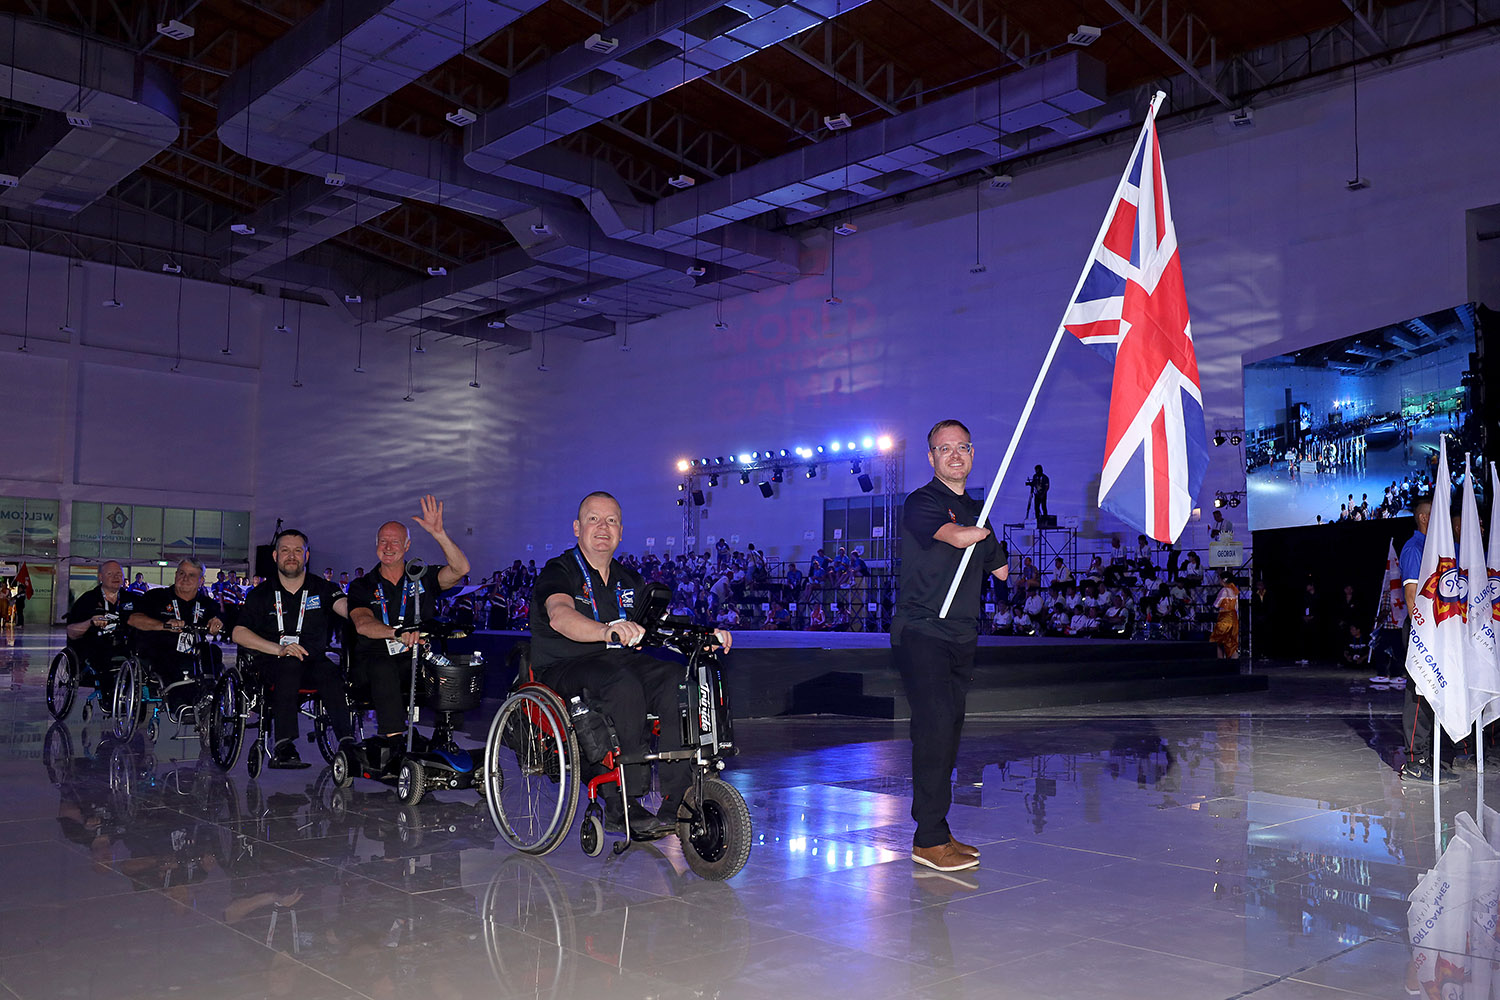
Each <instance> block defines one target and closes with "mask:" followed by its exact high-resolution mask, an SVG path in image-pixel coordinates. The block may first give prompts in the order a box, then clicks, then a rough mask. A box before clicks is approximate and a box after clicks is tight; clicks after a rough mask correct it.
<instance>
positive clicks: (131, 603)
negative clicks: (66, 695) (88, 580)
mask: <svg viewBox="0 0 1500 1000" xmlns="http://www.w3.org/2000/svg"><path fill="white" fill-rule="evenodd" d="M124 587H125V572H124V570H122V569H121V568H120V564H119V563H117V562H115V561H114V560H113V559H111V560H110V561H109V562H105V563H101V564H100V565H99V586H97V587H95V588H93V589H92V590H86V591H84V592H83V594H81V595H80V596H79V598H78V600H76V601H74V602H73V606H72V607H71V608H69V609H68V629H67V634H68V647H69V648H70V649H72V650H73V651H74V652H75V653H76V654H77V655H78V659H79V661H80V663H81V667H82V670H83V674H84V676H83V678H82V680H83V682H84V683H85V684H89V685H90V686H93V687H99V686H101V685H103V684H106V683H108V682H109V680H110V677H111V675H112V674H113V672H114V664H115V662H116V660H118V659H121V658H123V657H124V656H125V653H126V645H125V629H124V628H122V627H121V624H122V622H123V621H124V620H126V619H128V618H129V617H130V615H131V613H132V612H133V611H134V610H135V603H136V601H137V600H139V595H137V594H134V593H132V592H130V591H128V590H126V589H124Z"/></svg>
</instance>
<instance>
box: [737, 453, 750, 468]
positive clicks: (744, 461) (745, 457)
mask: <svg viewBox="0 0 1500 1000" xmlns="http://www.w3.org/2000/svg"><path fill="white" fill-rule="evenodd" d="M739 461H740V464H741V465H748V464H749V462H750V455H749V454H748V453H747V452H740V459H739Z"/></svg>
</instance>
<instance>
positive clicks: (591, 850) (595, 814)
mask: <svg viewBox="0 0 1500 1000" xmlns="http://www.w3.org/2000/svg"><path fill="white" fill-rule="evenodd" d="M578 844H579V846H580V847H582V848H583V853H584V854H587V855H588V856H589V857H591V858H597V857H598V856H599V855H601V854H603V853H604V819H603V817H601V816H600V815H599V811H598V810H597V809H590V810H589V811H588V812H586V813H584V814H583V825H582V826H580V827H579V828H578Z"/></svg>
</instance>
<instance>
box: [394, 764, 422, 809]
mask: <svg viewBox="0 0 1500 1000" xmlns="http://www.w3.org/2000/svg"><path fill="white" fill-rule="evenodd" d="M426 780H427V775H426V774H425V773H424V772H423V770H422V765H421V763H419V762H418V761H415V760H412V759H411V758H407V759H406V760H403V761H402V762H401V770H400V771H399V772H397V774H396V797H397V798H398V799H400V800H401V803H402V805H408V806H414V805H416V804H417V803H418V802H421V801H422V795H423V793H424V792H426V791H427V786H426V784H425V782H426Z"/></svg>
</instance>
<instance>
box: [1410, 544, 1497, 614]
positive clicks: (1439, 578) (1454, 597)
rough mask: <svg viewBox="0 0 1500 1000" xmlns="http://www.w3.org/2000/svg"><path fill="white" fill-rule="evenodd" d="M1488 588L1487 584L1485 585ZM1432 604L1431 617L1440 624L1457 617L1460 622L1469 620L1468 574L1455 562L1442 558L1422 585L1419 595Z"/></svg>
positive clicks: (1445, 557) (1446, 557)
mask: <svg viewBox="0 0 1500 1000" xmlns="http://www.w3.org/2000/svg"><path fill="white" fill-rule="evenodd" d="M1486 586H1488V583H1486ZM1419 596H1421V597H1425V598H1427V599H1428V600H1429V601H1431V602H1432V617H1433V619H1434V620H1435V622H1436V623H1438V624H1441V623H1442V622H1443V621H1445V620H1446V619H1449V618H1452V617H1453V616H1454V615H1457V616H1458V618H1459V620H1460V621H1464V622H1467V621H1468V620H1469V573H1468V570H1464V569H1459V568H1458V562H1457V560H1455V559H1453V558H1451V557H1449V556H1442V557H1440V558H1439V559H1438V563H1437V569H1435V570H1433V573H1432V575H1431V576H1429V577H1428V578H1427V582H1426V583H1424V584H1422V590H1421V592H1420V594H1419Z"/></svg>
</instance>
